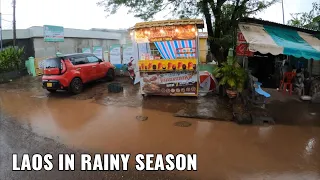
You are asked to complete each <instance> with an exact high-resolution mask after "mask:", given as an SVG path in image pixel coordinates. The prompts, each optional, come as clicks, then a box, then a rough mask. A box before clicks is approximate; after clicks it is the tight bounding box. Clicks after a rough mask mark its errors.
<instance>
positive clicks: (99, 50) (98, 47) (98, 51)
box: [92, 46, 103, 59]
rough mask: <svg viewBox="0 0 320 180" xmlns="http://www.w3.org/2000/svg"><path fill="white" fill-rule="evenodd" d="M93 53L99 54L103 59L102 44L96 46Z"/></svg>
mask: <svg viewBox="0 0 320 180" xmlns="http://www.w3.org/2000/svg"><path fill="white" fill-rule="evenodd" d="M92 49H93V51H92V53H93V54H94V55H95V56H97V57H98V58H99V59H103V57H102V56H103V54H102V47H100V46H94V47H93V48H92Z"/></svg>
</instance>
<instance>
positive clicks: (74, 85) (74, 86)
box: [69, 78, 83, 94]
mask: <svg viewBox="0 0 320 180" xmlns="http://www.w3.org/2000/svg"><path fill="white" fill-rule="evenodd" d="M82 90H83V83H82V81H81V79H80V78H74V79H73V80H72V81H71V83H70V87H69V91H70V92H71V93H73V94H79V93H81V92H82Z"/></svg>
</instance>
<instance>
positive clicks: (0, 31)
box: [0, 0, 2, 51]
mask: <svg viewBox="0 0 320 180" xmlns="http://www.w3.org/2000/svg"><path fill="white" fill-rule="evenodd" d="M0 41H1V42H0V44H1V45H0V46H1V47H0V48H1V51H2V14H1V0H0Z"/></svg>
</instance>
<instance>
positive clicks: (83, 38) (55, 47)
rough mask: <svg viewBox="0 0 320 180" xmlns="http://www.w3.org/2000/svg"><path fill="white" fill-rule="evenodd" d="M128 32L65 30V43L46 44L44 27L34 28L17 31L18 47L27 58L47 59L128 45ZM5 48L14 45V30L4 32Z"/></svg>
mask: <svg viewBox="0 0 320 180" xmlns="http://www.w3.org/2000/svg"><path fill="white" fill-rule="evenodd" d="M127 34H128V33H127V31H126V30H107V29H91V30H80V29H69V28H65V29H64V42H56V43H55V42H44V38H43V27H40V26H34V27H30V28H28V29H18V30H17V42H16V44H17V46H19V47H24V48H25V52H26V53H25V56H26V58H27V57H30V56H33V57H36V58H45V57H50V56H55V53H56V52H57V51H59V52H60V53H62V54H67V53H77V52H81V51H82V48H89V47H90V48H92V47H93V46H101V47H102V48H103V51H106V50H108V49H109V47H110V45H112V44H125V43H127V38H126V36H127ZM2 37H3V47H6V46H10V45H12V39H13V33H12V30H3V31H2Z"/></svg>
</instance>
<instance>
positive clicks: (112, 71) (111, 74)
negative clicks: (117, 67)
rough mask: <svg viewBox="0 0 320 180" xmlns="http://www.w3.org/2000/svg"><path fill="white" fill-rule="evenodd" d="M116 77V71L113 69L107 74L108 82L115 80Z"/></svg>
mask: <svg viewBox="0 0 320 180" xmlns="http://www.w3.org/2000/svg"><path fill="white" fill-rule="evenodd" d="M114 76H115V73H114V70H113V69H109V70H108V72H107V74H106V80H107V81H113V80H114V78H115V77H114Z"/></svg>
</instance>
